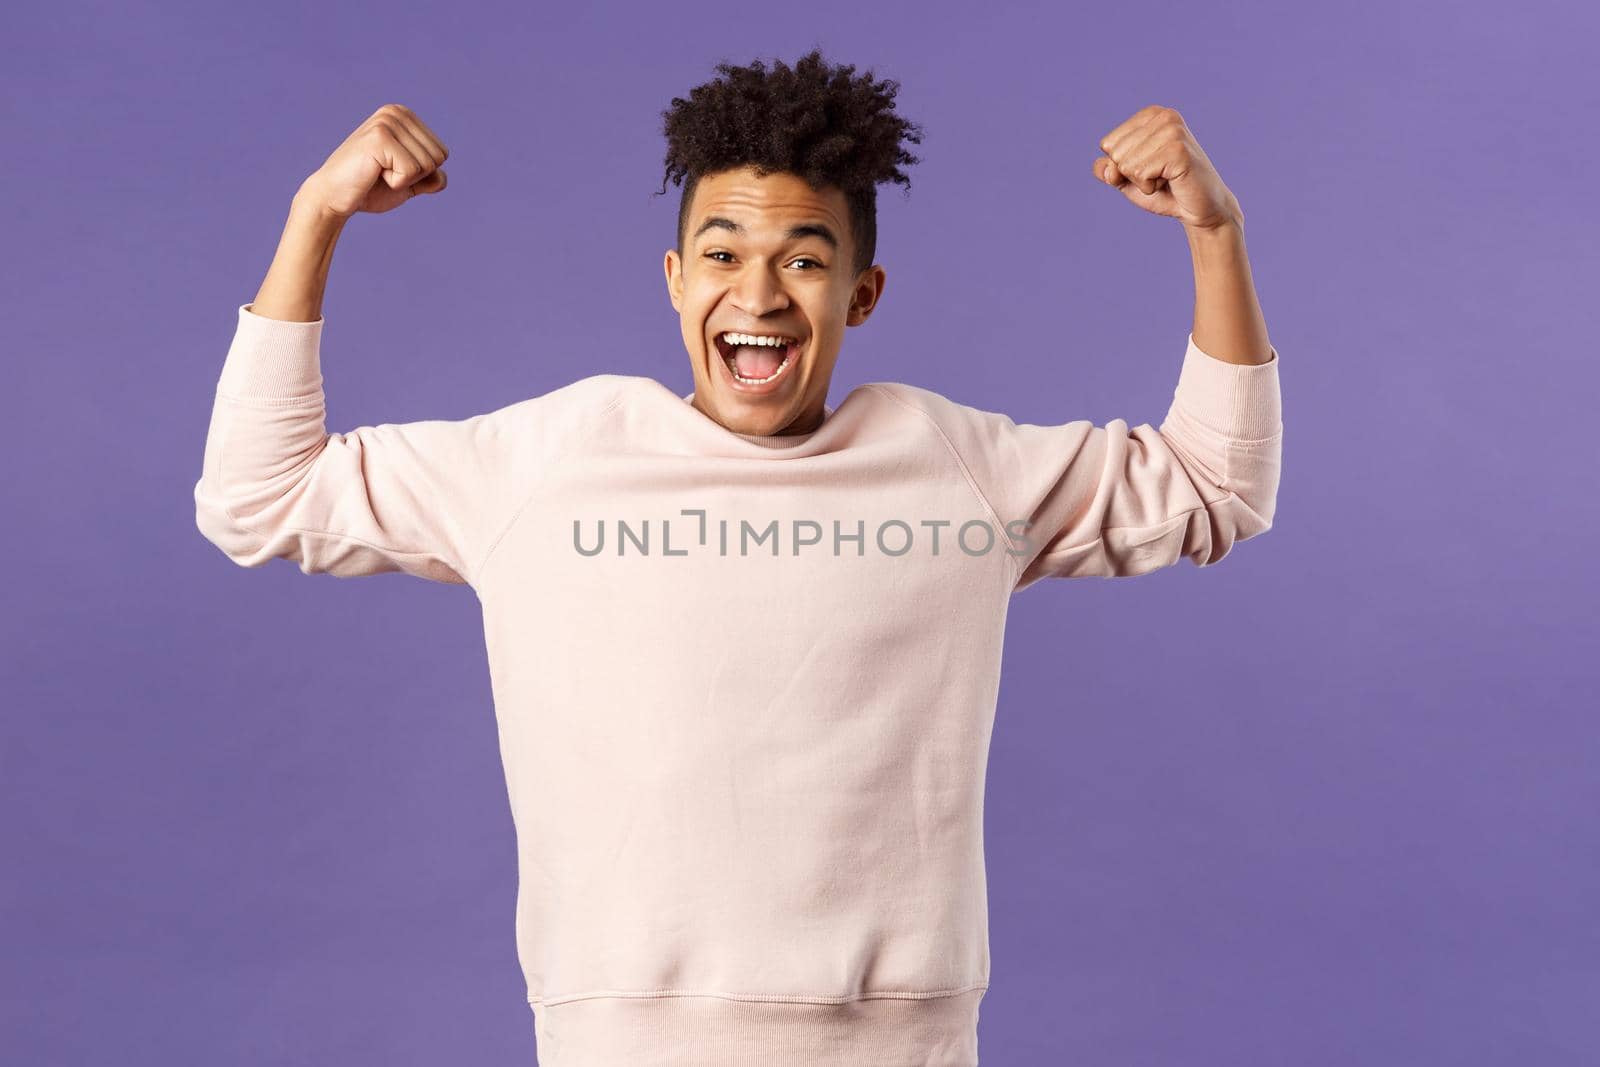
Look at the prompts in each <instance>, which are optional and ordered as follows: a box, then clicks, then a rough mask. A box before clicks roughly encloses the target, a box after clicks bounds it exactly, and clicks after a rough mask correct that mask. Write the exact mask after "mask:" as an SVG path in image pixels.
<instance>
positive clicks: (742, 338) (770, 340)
mask: <svg viewBox="0 0 1600 1067" xmlns="http://www.w3.org/2000/svg"><path fill="white" fill-rule="evenodd" d="M722 339H723V340H724V341H726V342H728V343H729V344H730V345H772V346H774V347H781V346H783V345H792V344H794V338H792V337H769V336H767V335H766V334H756V333H725V334H723V335H722Z"/></svg>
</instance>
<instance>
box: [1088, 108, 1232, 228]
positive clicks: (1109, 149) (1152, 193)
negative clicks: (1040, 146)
mask: <svg viewBox="0 0 1600 1067" xmlns="http://www.w3.org/2000/svg"><path fill="white" fill-rule="evenodd" d="M1100 151H1102V152H1104V153H1105V155H1103V156H1101V157H1099V158H1098V159H1096V160H1095V161H1094V167H1093V169H1094V176H1095V177H1096V178H1098V179H1100V180H1101V181H1103V182H1105V183H1106V184H1107V185H1109V186H1112V187H1113V188H1116V189H1120V190H1122V194H1123V195H1124V196H1126V197H1127V198H1128V199H1129V200H1131V201H1132V202H1133V203H1134V204H1137V205H1138V206H1139V207H1142V208H1144V210H1146V211H1149V212H1152V213H1153V214H1156V215H1166V216H1168V217H1169V218H1175V219H1178V220H1180V221H1182V223H1183V224H1184V225H1185V226H1187V227H1190V228H1193V229H1200V230H1207V229H1212V228H1214V227H1216V226H1221V225H1223V224H1225V223H1230V222H1238V223H1243V221H1244V212H1243V211H1241V210H1240V208H1239V201H1238V200H1237V199H1236V198H1235V197H1234V195H1233V193H1232V192H1230V191H1229V189H1228V187H1227V186H1226V185H1224V184H1223V183H1222V178H1221V176H1220V175H1218V174H1217V169H1216V168H1215V167H1213V166H1212V165H1211V160H1209V159H1207V158H1206V154H1205V153H1204V152H1202V151H1201V150H1200V145H1199V142H1197V141H1196V140H1195V139H1194V135H1193V134H1192V133H1190V132H1189V127H1188V126H1186V125H1184V122H1183V116H1182V115H1180V114H1178V113H1177V112H1176V111H1175V110H1173V109H1172V108H1170V107H1159V106H1157V105H1154V104H1152V105H1151V106H1149V107H1146V108H1141V109H1140V110H1139V111H1136V112H1134V114H1133V115H1132V116H1131V117H1129V118H1128V120H1127V121H1126V122H1124V123H1123V124H1122V125H1120V126H1118V127H1117V128H1116V129H1114V130H1112V131H1111V132H1110V133H1108V134H1106V135H1105V136H1104V137H1102V138H1100Z"/></svg>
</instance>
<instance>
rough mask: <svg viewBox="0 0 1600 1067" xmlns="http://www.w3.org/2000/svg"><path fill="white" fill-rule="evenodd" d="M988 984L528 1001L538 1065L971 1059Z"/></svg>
mask: <svg viewBox="0 0 1600 1067" xmlns="http://www.w3.org/2000/svg"><path fill="white" fill-rule="evenodd" d="M983 994H984V989H983V987H978V988H976V989H970V990H967V991H965V992H961V993H952V994H948V995H944V996H937V997H916V998H904V997H873V998H869V999H863V1000H853V1001H848V1002H846V1003H843V1004H812V1003H804V1002H796V1001H778V1002H774V1001H751V1000H734V999H728V998H725V997H718V996H709V995H685V994H668V995H648V996H595V997H588V998H584V999H579V1000H559V1001H558V1002H557V1003H555V1004H551V1005H545V1004H542V1003H540V1002H539V1001H537V1000H530V1001H529V1004H530V1006H531V1007H532V1008H533V1011H534V1019H535V1041H536V1044H537V1048H536V1049H535V1051H536V1052H537V1054H538V1058H539V1067H619V1065H621V1064H627V1065H628V1067H749V1065H750V1064H763V1065H765V1067H862V1065H863V1064H871V1065H873V1067H976V1065H977V1063H978V1002H979V1001H980V1000H981V999H982V998H983Z"/></svg>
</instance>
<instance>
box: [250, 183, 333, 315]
mask: <svg viewBox="0 0 1600 1067" xmlns="http://www.w3.org/2000/svg"><path fill="white" fill-rule="evenodd" d="M344 223H345V219H343V218H340V217H339V216H336V215H333V214H331V213H329V212H328V211H326V210H325V209H324V207H323V205H322V204H321V202H320V201H319V200H317V199H316V198H315V196H314V195H313V194H312V193H311V192H309V191H308V188H307V187H306V186H304V185H302V186H301V187H300V191H299V192H297V193H296V194H295V197H294V200H293V201H292V202H291V203H290V206H289V218H288V220H287V221H286V222H285V223H284V227H283V235H282V237H280V238H279V240H278V250H277V252H276V254H274V256H273V257H272V266H271V267H270V268H268V270H267V276H266V278H265V279H263V280H262V282H261V288H260V289H259V290H257V291H256V298H255V300H254V301H253V302H252V303H251V305H250V311H251V312H252V313H253V314H256V315H261V316H264V317H266V318H269V319H282V320H285V321H289V322H315V321H316V320H317V319H319V318H321V317H322V297H323V294H324V292H326V290H327V286H328V268H329V267H330V266H331V265H332V263H333V250H334V246H335V245H337V244H338V242H339V234H340V233H341V232H342V231H343V230H344Z"/></svg>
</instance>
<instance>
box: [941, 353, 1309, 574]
mask: <svg viewBox="0 0 1600 1067" xmlns="http://www.w3.org/2000/svg"><path fill="white" fill-rule="evenodd" d="M918 397H919V399H920V401H921V402H922V404H923V405H925V410H926V411H927V413H928V414H930V415H931V416H932V417H933V419H934V421H935V423H936V424H937V425H938V426H939V428H940V430H941V432H942V433H943V434H944V436H945V438H946V441H947V443H948V444H949V446H950V448H951V450H952V451H953V452H954V453H955V454H956V456H957V458H958V460H959V462H960V465H961V466H962V468H963V470H964V471H965V472H966V475H967V477H968V478H969V479H970V481H971V483H972V484H973V486H974V488H975V489H976V490H977V492H978V494H979V495H980V496H981V497H983V499H984V503H985V504H987V505H988V506H989V508H990V509H991V511H992V512H993V513H994V514H993V516H992V519H995V520H998V522H999V523H1000V528H999V529H997V530H996V534H997V542H998V543H999V544H1000V545H1001V546H1003V547H1004V548H1006V550H1007V551H1008V554H1009V555H1010V558H1011V559H1012V560H1013V566H1014V570H1013V576H1014V583H1013V592H1016V591H1020V590H1022V589H1025V588H1027V587H1028V586H1030V585H1032V584H1033V583H1034V582H1037V581H1038V580H1039V579H1041V578H1083V577H1097V578H1114V577H1130V576H1136V575H1141V574H1148V573H1150V572H1151V571H1155V570H1158V569H1160V568H1163V567H1167V566H1170V565H1172V564H1174V563H1176V562H1178V561H1179V560H1180V559H1184V558H1187V559H1189V560H1190V561H1191V562H1193V563H1194V564H1196V565H1197V566H1201V567H1205V566H1209V565H1211V564H1214V563H1217V562H1219V561H1220V560H1222V559H1223V557H1225V556H1226V555H1227V554H1228V552H1229V550H1230V549H1231V548H1232V547H1233V545H1234V544H1235V543H1236V542H1239V541H1243V540H1245V539H1247V538H1250V537H1254V536H1256V535H1257V534H1260V533H1264V532H1265V531H1266V530H1268V529H1270V528H1271V526H1272V518H1273V513H1274V511H1275V509H1276V503H1277V492H1278V478H1279V466H1280V461H1281V454H1282V442H1283V423H1282V417H1281V400H1280V395H1279V389H1278V351H1277V349H1276V348H1273V349H1272V350H1271V358H1270V359H1269V360H1268V361H1267V362H1266V363H1262V364H1256V365H1243V364H1233V363H1228V362H1226V361H1224V360H1220V359H1217V358H1216V357H1214V356H1211V355H1209V354H1207V353H1206V352H1204V351H1202V350H1201V349H1200V348H1199V347H1198V346H1197V345H1196V344H1195V343H1194V335H1193V334H1192V333H1191V334H1190V335H1189V341H1188V347H1187V350H1186V351H1185V353H1184V356H1183V362H1182V365H1181V367H1180V368H1179V373H1178V384H1177V387H1176V389H1175V390H1174V392H1173V397H1172V403H1171V405H1170V407H1169V408H1168V410H1167V413H1166V416H1165V418H1164V419H1163V420H1162V423H1161V425H1160V427H1154V426H1151V425H1149V424H1147V423H1146V424H1140V425H1138V426H1134V427H1132V428H1131V429H1130V428H1129V426H1128V424H1127V422H1126V421H1125V420H1123V419H1112V420H1110V421H1108V422H1107V423H1105V424H1104V425H1096V424H1094V423H1093V422H1091V421H1089V420H1087V419H1080V420H1077V421H1074V422H1066V423H1061V424H1059V425H1047V426H1041V425H1035V424H1032V423H1021V424H1018V423H1016V422H1014V421H1013V420H1012V419H1010V418H1009V417H1007V416H1006V415H1004V414H1000V413H998V412H990V411H983V410H980V409H977V408H972V407H969V406H966V405H961V404H956V403H954V402H952V401H949V400H946V399H944V398H943V397H940V396H939V395H938V394H937V393H931V392H930V393H921V392H920V391H918ZM1024 523H1026V525H1025V526H1024V525H1023V524H1024Z"/></svg>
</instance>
